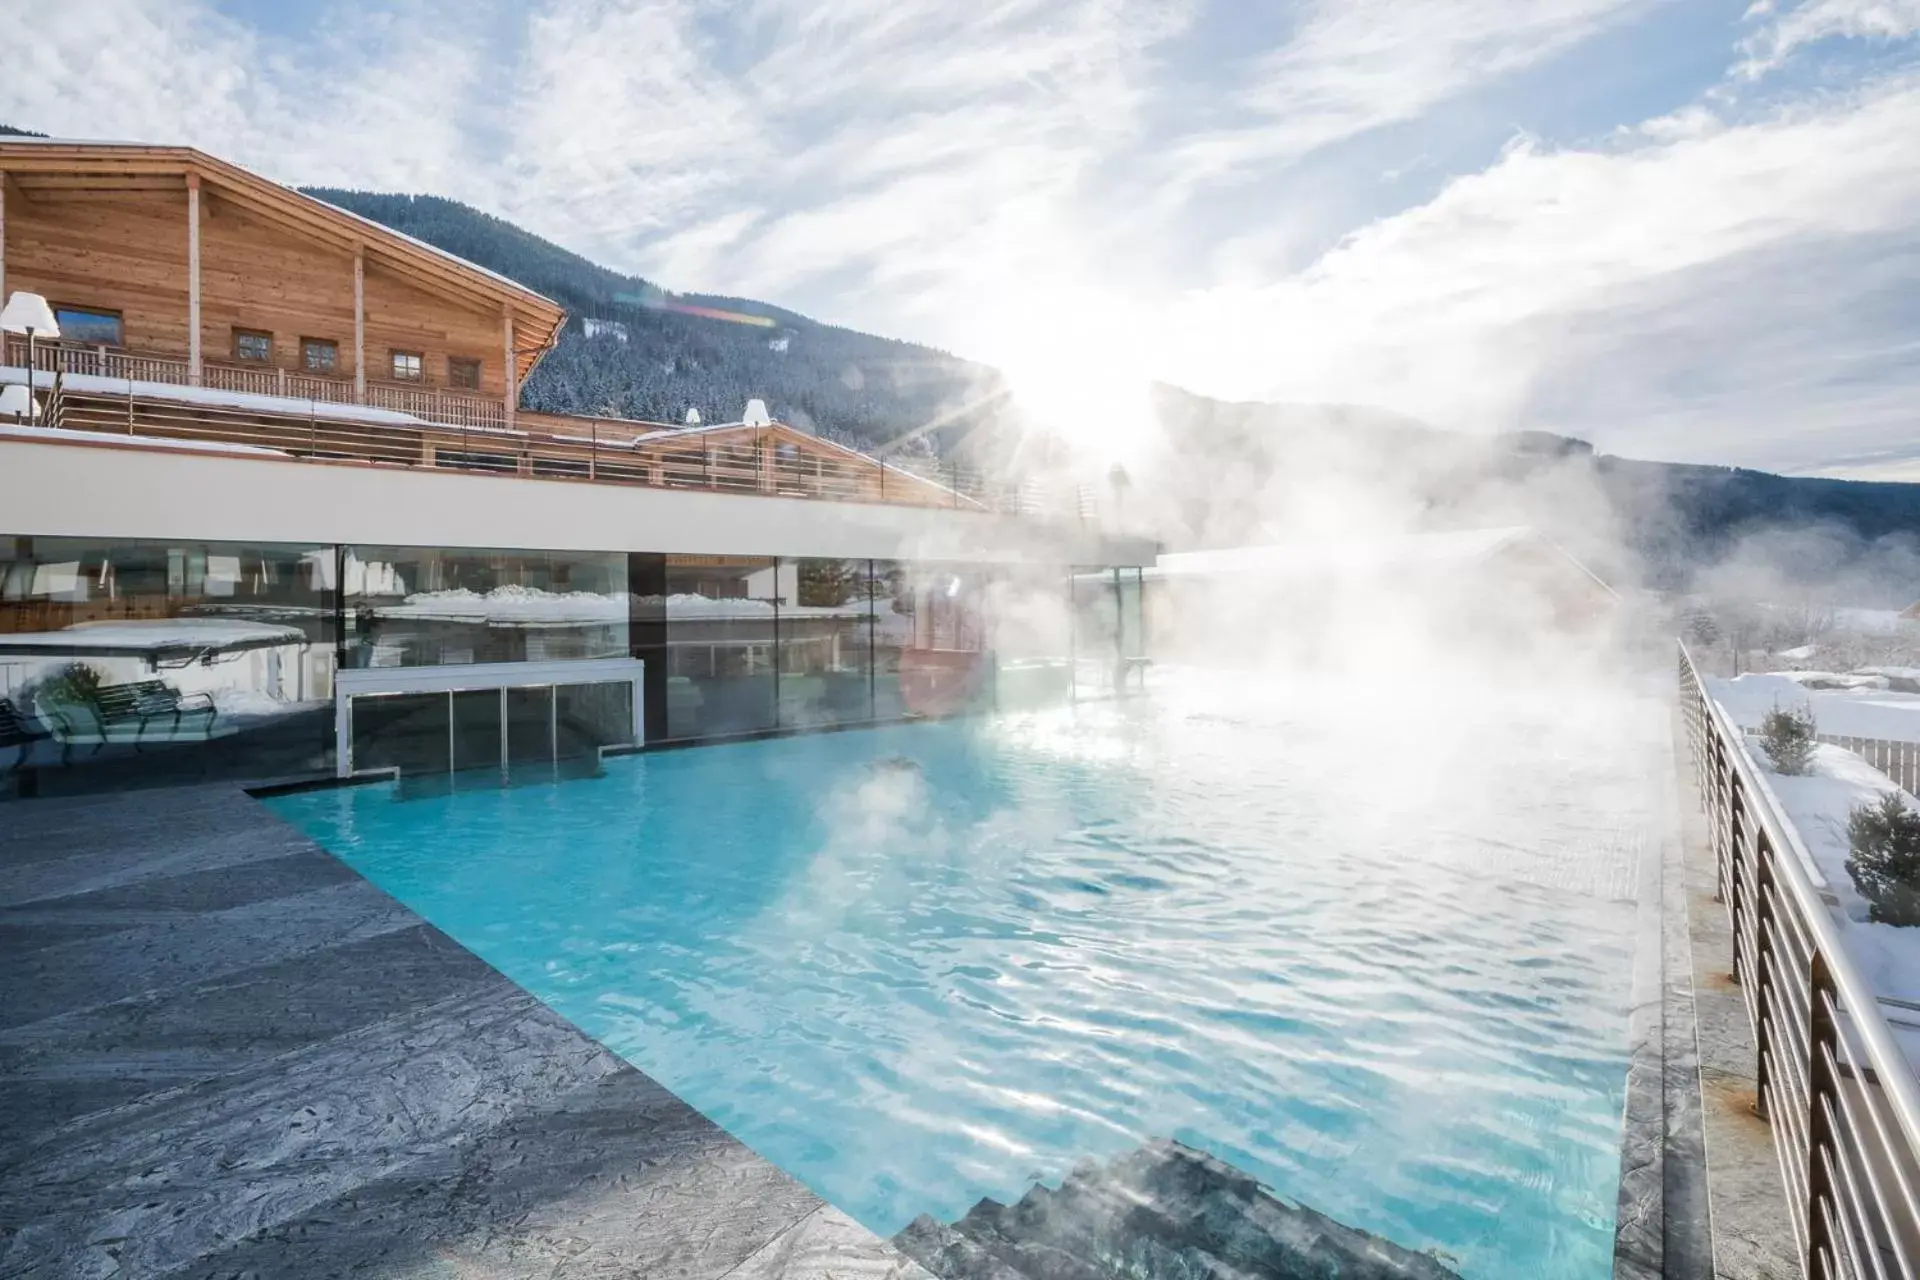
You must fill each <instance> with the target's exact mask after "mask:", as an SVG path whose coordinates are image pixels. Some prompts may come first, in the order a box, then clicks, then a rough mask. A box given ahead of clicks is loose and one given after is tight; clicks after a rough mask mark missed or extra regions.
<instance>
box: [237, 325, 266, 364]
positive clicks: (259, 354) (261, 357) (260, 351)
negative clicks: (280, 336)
mask: <svg viewBox="0 0 1920 1280" xmlns="http://www.w3.org/2000/svg"><path fill="white" fill-rule="evenodd" d="M233 358H234V359H235V360H247V361H251V362H253V363H256V364H268V363H270V362H271V361H272V360H273V335H272V334H270V333H263V332H261V331H260V330H258V329H235V330H234V331H233Z"/></svg>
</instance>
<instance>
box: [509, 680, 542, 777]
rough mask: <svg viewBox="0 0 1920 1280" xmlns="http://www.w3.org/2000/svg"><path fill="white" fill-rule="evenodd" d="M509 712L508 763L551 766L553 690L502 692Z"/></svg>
mask: <svg viewBox="0 0 1920 1280" xmlns="http://www.w3.org/2000/svg"><path fill="white" fill-rule="evenodd" d="M503 693H504V695H505V696H504V697H503V699H502V702H501V705H502V706H503V707H504V708H505V711H506V732H507V763H508V764H510V765H514V764H533V763H541V764H545V763H551V762H552V760H553V758H554V754H553V728H554V726H553V687H552V686H551V685H534V686H533V687H531V688H525V689H506V690H503Z"/></svg>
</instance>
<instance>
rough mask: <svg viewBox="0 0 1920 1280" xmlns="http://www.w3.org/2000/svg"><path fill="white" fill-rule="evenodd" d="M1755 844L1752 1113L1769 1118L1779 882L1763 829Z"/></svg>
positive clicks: (1751, 958) (1751, 972)
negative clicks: (1775, 934) (1774, 936)
mask: <svg viewBox="0 0 1920 1280" xmlns="http://www.w3.org/2000/svg"><path fill="white" fill-rule="evenodd" d="M1754 848H1755V852H1756V854H1757V855H1758V856H1757V859H1756V861H1757V863H1758V865H1757V866H1756V867H1755V868H1754V874H1753V876H1752V879H1751V888H1750V894H1751V896H1752V897H1753V898H1754V899H1755V901H1754V903H1753V905H1752V906H1751V907H1750V908H1749V912H1750V914H1751V915H1752V916H1753V946H1754V952H1753V954H1751V955H1749V956H1748V957H1747V968H1746V973H1747V975H1748V976H1749V977H1750V978H1751V980H1752V983H1753V1061H1754V1067H1753V1113H1754V1114H1755V1115H1757V1116H1759V1117H1760V1118H1761V1119H1762V1120H1766V1119H1768V1118H1769V1117H1768V1112H1769V1111H1770V1110H1771V1108H1770V1106H1769V1105H1768V1095H1769V1094H1770V1093H1771V1092H1772V1090H1773V1072H1772V1070H1770V1069H1769V1068H1768V1066H1767V1062H1768V1059H1769V1058H1770V1057H1771V1056H1772V1054H1773V1049H1774V1039H1775V1037H1774V1034H1773V1021H1774V1013H1773V1003H1774V1002H1773V983H1774V977H1773V962H1774V960H1775V959H1776V957H1775V956H1774V954H1773V936H1772V926H1773V915H1774V898H1775V896H1776V890H1777V888H1778V886H1776V885H1775V884H1774V880H1773V859H1774V857H1775V856H1777V854H1778V851H1777V850H1774V849H1773V848H1771V846H1770V845H1769V843H1768V840H1767V836H1766V833H1765V832H1764V831H1756V832H1755V833H1754ZM1739 936H1740V935H1739V930H1738V929H1735V930H1734V946H1735V948H1736V949H1737V948H1738V947H1739V945H1740V942H1739Z"/></svg>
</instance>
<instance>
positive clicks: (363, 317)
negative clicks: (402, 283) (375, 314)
mask: <svg viewBox="0 0 1920 1280" xmlns="http://www.w3.org/2000/svg"><path fill="white" fill-rule="evenodd" d="M353 402H354V403H355V404H365V403H366V402H367V254H366V250H365V249H363V248H361V247H360V246H359V245H355V246H353Z"/></svg>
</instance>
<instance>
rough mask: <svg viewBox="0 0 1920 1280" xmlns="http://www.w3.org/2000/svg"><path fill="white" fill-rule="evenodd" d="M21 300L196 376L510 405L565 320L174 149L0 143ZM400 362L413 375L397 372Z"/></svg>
mask: <svg viewBox="0 0 1920 1280" xmlns="http://www.w3.org/2000/svg"><path fill="white" fill-rule="evenodd" d="M17 289H28V290H32V291H33V292H36V293H40V294H44V295H45V296H46V298H47V299H48V301H49V302H51V303H53V304H54V305H55V307H56V308H63V307H80V308H85V309H88V310H90V311H97V312H103V313H109V314H111V315H117V316H118V317H119V318H120V328H121V334H120V342H119V343H118V344H117V345H118V346H119V347H122V348H124V349H125V351H126V352H127V353H129V354H130V355H135V356H138V355H145V356H150V357H154V358H156V359H159V360H182V361H185V362H186V363H187V365H188V367H189V380H190V381H192V382H194V383H197V384H202V385H220V386H238V387H242V388H246V389H252V388H253V387H255V386H256V385H257V386H258V387H259V389H261V390H271V389H272V388H273V387H275V386H278V385H283V381H284V380H281V379H278V378H277V374H278V373H280V372H282V371H284V372H285V373H287V374H291V375H296V376H298V377H314V378H324V379H329V380H332V381H334V382H337V383H339V384H341V387H342V392H341V394H322V395H317V396H315V397H314V398H319V399H340V400H352V399H365V398H366V397H365V394H364V393H365V388H366V387H367V386H368V385H370V384H380V383H391V384H395V385H396V386H399V387H403V388H405V389H407V390H410V391H412V390H432V389H443V388H444V389H448V390H456V391H459V392H462V393H465V394H469V395H476V396H482V397H487V398H492V399H495V400H498V401H504V402H506V403H507V404H508V405H510V404H511V402H512V400H513V399H514V398H516V393H517V390H518V387H519V385H520V384H521V383H523V382H524V381H525V379H526V375H527V374H528V373H529V372H530V371H531V370H532V368H533V366H534V365H535V364H536V363H537V362H538V361H539V359H540V357H541V356H542V355H544V354H545V353H546V351H547V350H548V349H549V348H550V347H551V346H552V344H553V343H554V341H556V340H557V338H558V336H559V332H560V327H561V325H562V324H564V323H565V313H564V312H563V311H562V309H561V308H560V306H559V305H558V304H557V303H554V302H553V301H551V300H550V299H547V298H544V297H542V296H540V295H539V294H536V293H533V292H532V291H531V290H527V289H524V288H521V287H520V286H519V285H516V284H513V283H512V282H510V281H507V280H504V279H502V278H501V277H499V276H496V275H494V274H492V273H491V272H488V271H484V270H482V269H481V268H479V267H475V266H473V265H471V264H469V263H466V262H462V261H461V260H460V259H457V258H454V257H452V256H451V255H448V254H444V253H441V252H439V251H438V250H435V249H432V248H429V247H427V246H425V245H422V244H419V243H418V242H416V241H413V240H411V239H409V238H407V237H405V236H401V235H397V234H395V233H394V232H392V231H389V230H387V229H386V228H383V227H380V226H378V225H376V224H374V223H371V222H368V221H366V220H364V219H361V218H359V217H356V216H355V215H353V214H349V213H347V212H345V211H343V210H339V209H335V208H333V207H332V206H329V205H326V204H323V203H321V202H320V201H317V200H313V199H310V198H309V197H306V196H303V195H300V194H299V193H297V192H294V191H291V190H289V189H287V188H285V187H281V186H279V185H277V184H275V183H272V182H269V181H267V180H266V179H264V178H260V177H258V176H257V175H254V174H252V173H249V172H247V171H246V170H243V169H239V168H237V167H235V166H233V165H229V164H226V163H224V162H222V161H219V160H216V159H214V158H212V157H210V156H206V155H204V154H202V153H200V152H197V151H193V150H190V149H186V148H176V147H145V146H126V145H115V144H91V143H88V144H80V143H61V142H40V141H23V140H17V139H13V140H6V141H0V290H5V291H12V290H17ZM310 347H311V348H313V350H312V351H310V350H309V348H310ZM509 352H511V360H509ZM396 353H398V354H399V355H401V356H403V357H405V359H404V360H403V361H401V364H402V365H403V366H404V370H405V371H406V372H408V373H414V372H415V371H416V370H417V376H415V377H405V378H401V377H396V376H395V369H396V361H395V356H396ZM327 354H330V356H331V359H322V358H318V357H320V356H323V355H327ZM209 366H217V367H220V368H222V369H232V370H234V371H235V372H236V376H233V377H225V378H221V377H208V376H207V369H208V367H209ZM248 372H253V373H258V374H266V375H274V377H273V381H271V382H269V381H264V380H259V379H251V378H247V377H240V376H237V375H240V374H245V373H248ZM347 387H351V388H353V391H354V394H351V395H349V394H347V393H346V392H345V388H347Z"/></svg>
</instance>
